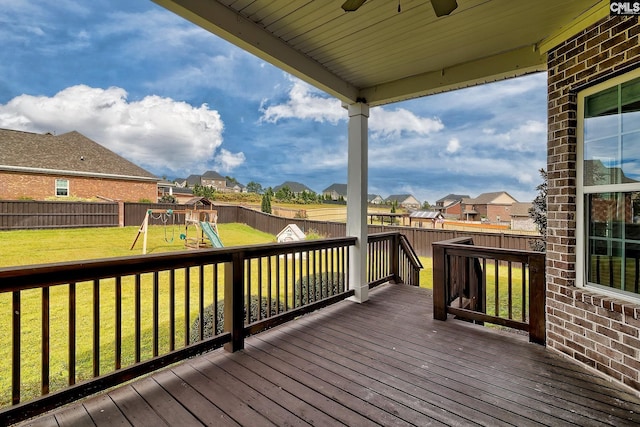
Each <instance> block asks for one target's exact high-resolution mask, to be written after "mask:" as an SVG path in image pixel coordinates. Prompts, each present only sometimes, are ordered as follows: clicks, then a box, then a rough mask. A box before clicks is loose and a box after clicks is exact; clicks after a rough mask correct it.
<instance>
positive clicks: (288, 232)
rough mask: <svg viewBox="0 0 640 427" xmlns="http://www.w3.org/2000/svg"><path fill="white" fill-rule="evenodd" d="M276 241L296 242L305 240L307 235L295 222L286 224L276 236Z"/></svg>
mask: <svg viewBox="0 0 640 427" xmlns="http://www.w3.org/2000/svg"><path fill="white" fill-rule="evenodd" d="M276 238H277V240H278V243H282V242H298V241H300V240H305V239H306V238H307V236H306V235H305V234H304V233H303V232H302V230H300V227H298V226H297V225H296V224H288V225H287V226H286V227H285V228H283V229H282V231H281V232H279V233H278V235H277V236H276Z"/></svg>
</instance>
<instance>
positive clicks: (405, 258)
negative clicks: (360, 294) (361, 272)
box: [367, 232, 423, 287]
mask: <svg viewBox="0 0 640 427" xmlns="http://www.w3.org/2000/svg"><path fill="white" fill-rule="evenodd" d="M367 250H368V253H367V262H368V265H367V275H368V276H367V281H368V283H369V286H370V287H373V286H377V285H379V284H381V283H385V282H394V283H404V284H407V285H411V286H420V270H421V269H422V268H423V266H422V263H421V262H420V259H419V258H418V255H417V254H416V252H415V251H414V249H413V247H411V244H410V243H409V241H408V239H407V238H406V236H405V235H404V234H399V233H394V232H388V233H376V234H372V235H369V239H368V245H367Z"/></svg>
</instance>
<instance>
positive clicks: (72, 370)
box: [67, 282, 76, 385]
mask: <svg viewBox="0 0 640 427" xmlns="http://www.w3.org/2000/svg"><path fill="white" fill-rule="evenodd" d="M68 334H69V343H68V346H69V348H68V354H69V375H68V380H67V383H68V385H74V384H75V383H76V283H75V282H71V283H69V332H68Z"/></svg>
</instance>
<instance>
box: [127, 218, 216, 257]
mask: <svg viewBox="0 0 640 427" xmlns="http://www.w3.org/2000/svg"><path fill="white" fill-rule="evenodd" d="M179 215H184V233H181V234H180V240H184V246H185V247H186V248H191V249H200V248H222V247H223V246H224V245H223V244H222V240H220V235H219V234H218V211H215V210H173V209H148V210H147V212H146V214H145V216H144V220H143V221H142V225H140V228H139V229H138V234H137V235H136V238H135V239H134V240H133V243H132V244H131V250H133V248H134V247H135V246H136V243H137V242H138V238H139V237H140V234H143V235H144V237H143V239H142V241H143V243H142V253H143V254H146V253H147V231H148V229H149V219H154V220H160V221H161V222H162V224H163V225H164V240H165V241H166V242H167V243H173V241H174V239H175V230H176V227H178V226H179V224H178V222H177V221H176V217H178V216H179ZM170 221H171V224H169V222H170ZM169 227H171V233H170V234H169V232H168V229H169Z"/></svg>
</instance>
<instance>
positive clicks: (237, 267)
mask: <svg viewBox="0 0 640 427" xmlns="http://www.w3.org/2000/svg"><path fill="white" fill-rule="evenodd" d="M250 309H251V308H250V307H249V308H248V310H250ZM224 331H225V332H231V341H230V342H228V343H226V344H225V345H224V349H225V350H227V351H229V352H234V351H238V350H242V349H243V348H244V256H243V253H242V252H237V253H234V254H233V259H232V261H231V262H226V263H225V264H224Z"/></svg>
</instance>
